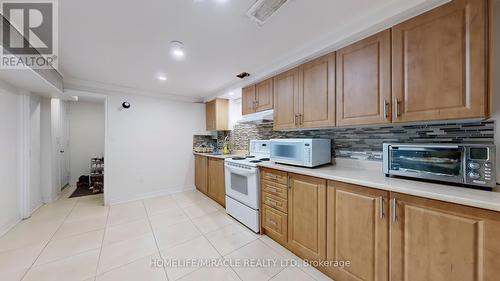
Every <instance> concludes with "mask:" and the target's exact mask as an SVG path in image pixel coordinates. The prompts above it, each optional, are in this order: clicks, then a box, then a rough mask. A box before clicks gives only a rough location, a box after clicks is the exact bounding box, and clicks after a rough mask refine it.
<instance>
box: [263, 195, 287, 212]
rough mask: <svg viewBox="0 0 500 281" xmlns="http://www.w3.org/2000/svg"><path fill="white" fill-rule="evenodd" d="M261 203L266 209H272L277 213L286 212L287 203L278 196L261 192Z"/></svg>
mask: <svg viewBox="0 0 500 281" xmlns="http://www.w3.org/2000/svg"><path fill="white" fill-rule="evenodd" d="M262 202H263V203H264V204H266V205H267V206H268V207H271V208H274V209H276V210H278V211H282V212H283V213H285V214H286V213H287V212H288V206H287V201H286V200H285V199H283V198H280V197H278V196H275V195H272V194H269V193H267V192H262Z"/></svg>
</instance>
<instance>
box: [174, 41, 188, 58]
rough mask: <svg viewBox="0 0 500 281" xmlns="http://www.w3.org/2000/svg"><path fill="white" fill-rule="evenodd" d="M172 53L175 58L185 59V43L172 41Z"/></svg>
mask: <svg viewBox="0 0 500 281" xmlns="http://www.w3.org/2000/svg"><path fill="white" fill-rule="evenodd" d="M170 53H171V54H172V56H173V57H174V58H175V59H178V60H180V59H183V58H184V56H185V55H186V54H185V52H184V43H182V42H181V41H172V42H170Z"/></svg>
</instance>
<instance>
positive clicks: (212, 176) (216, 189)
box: [207, 158, 226, 206]
mask: <svg viewBox="0 0 500 281" xmlns="http://www.w3.org/2000/svg"><path fill="white" fill-rule="evenodd" d="M207 171H208V183H207V195H208V196H210V197H211V198H212V199H214V200H215V201H217V203H219V204H221V205H222V206H226V185H225V179H224V160H223V159H216V158H208V170H207Z"/></svg>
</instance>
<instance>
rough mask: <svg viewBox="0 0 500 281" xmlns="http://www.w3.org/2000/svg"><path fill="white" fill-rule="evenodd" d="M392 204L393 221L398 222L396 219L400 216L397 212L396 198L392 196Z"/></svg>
mask: <svg viewBox="0 0 500 281" xmlns="http://www.w3.org/2000/svg"><path fill="white" fill-rule="evenodd" d="M391 205H392V208H391V209H392V222H393V223H396V221H397V220H398V216H397V213H396V198H392V199H391Z"/></svg>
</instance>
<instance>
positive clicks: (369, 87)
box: [337, 30, 391, 126]
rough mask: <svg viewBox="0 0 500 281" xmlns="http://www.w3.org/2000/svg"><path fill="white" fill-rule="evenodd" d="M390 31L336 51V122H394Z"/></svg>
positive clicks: (347, 123) (364, 123)
mask: <svg viewBox="0 0 500 281" xmlns="http://www.w3.org/2000/svg"><path fill="white" fill-rule="evenodd" d="M390 102H391V31H390V30H386V31H383V32H381V33H378V34H375V35H373V36H371V37H368V38H366V39H363V40H361V41H359V42H356V43H354V44H352V45H350V46H348V47H345V48H343V49H341V50H338V51H337V125H338V126H345V125H366V124H380V123H388V122H391V114H390V112H391V110H390Z"/></svg>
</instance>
